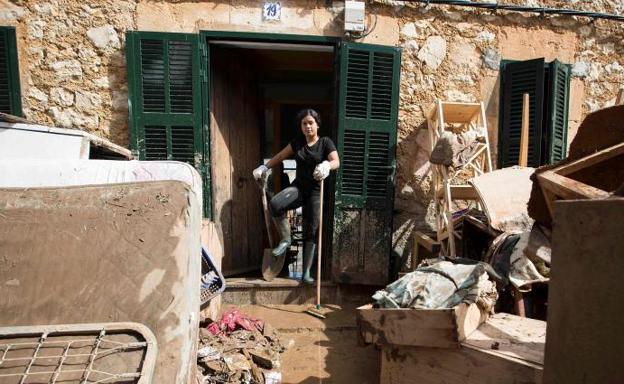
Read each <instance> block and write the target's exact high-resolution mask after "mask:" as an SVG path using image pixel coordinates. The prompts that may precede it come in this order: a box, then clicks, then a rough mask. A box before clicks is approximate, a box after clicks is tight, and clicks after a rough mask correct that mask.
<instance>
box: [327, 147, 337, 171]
mask: <svg viewBox="0 0 624 384" xmlns="http://www.w3.org/2000/svg"><path fill="white" fill-rule="evenodd" d="M327 160H329V169H331V170H332V171H333V170H336V169H338V168H340V158H339V157H338V151H331V152H330V153H329V155H327Z"/></svg>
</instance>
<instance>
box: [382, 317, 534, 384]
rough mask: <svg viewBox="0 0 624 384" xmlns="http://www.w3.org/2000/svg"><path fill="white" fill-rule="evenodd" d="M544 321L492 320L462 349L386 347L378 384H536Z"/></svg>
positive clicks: (502, 318) (463, 342) (504, 318)
mask: <svg viewBox="0 0 624 384" xmlns="http://www.w3.org/2000/svg"><path fill="white" fill-rule="evenodd" d="M545 340H546V322H544V321H539V320H533V319H527V318H523V317H518V316H514V315H509V314H505V313H498V314H496V315H493V316H491V317H490V318H489V319H488V320H487V321H486V322H485V323H483V324H481V326H479V328H478V329H477V330H475V331H474V332H472V333H471V334H470V336H468V337H467V338H466V339H465V340H464V341H462V342H461V343H460V344H461V348H426V347H407V346H396V345H383V346H382V352H381V373H380V378H379V383H380V384H429V383H431V384H433V383H446V384H538V383H541V382H542V373H543V366H544V343H545Z"/></svg>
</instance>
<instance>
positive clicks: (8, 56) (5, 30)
mask: <svg viewBox="0 0 624 384" xmlns="http://www.w3.org/2000/svg"><path fill="white" fill-rule="evenodd" d="M17 63H18V62H17V43H16V39H15V28H14V27H0V112H3V113H8V114H11V115H15V116H22V103H21V99H20V87H19V71H18V67H17V65H18V64H17Z"/></svg>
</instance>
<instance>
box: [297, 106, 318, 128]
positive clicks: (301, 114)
mask: <svg viewBox="0 0 624 384" xmlns="http://www.w3.org/2000/svg"><path fill="white" fill-rule="evenodd" d="M306 116H312V118H313V119H314V121H316V125H318V126H319V128H320V127H321V115H319V113H318V112H316V111H315V110H314V109H312V108H306V109H302V110H301V111H299V113H297V125H298V126H301V120H303V118H304V117H306Z"/></svg>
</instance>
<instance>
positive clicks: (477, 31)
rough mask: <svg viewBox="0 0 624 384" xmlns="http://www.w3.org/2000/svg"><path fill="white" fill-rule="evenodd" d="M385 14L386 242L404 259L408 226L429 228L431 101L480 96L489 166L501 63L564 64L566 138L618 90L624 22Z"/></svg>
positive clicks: (414, 9) (619, 7)
mask: <svg viewBox="0 0 624 384" xmlns="http://www.w3.org/2000/svg"><path fill="white" fill-rule="evenodd" d="M510 3H511V2H510ZM515 3H518V4H525V5H526V4H527V3H529V4H530V5H540V4H541V5H545V6H561V7H568V8H569V7H570V6H575V7H576V8H578V9H582V10H590V11H591V10H593V11H600V12H622V11H623V8H624V5H623V4H622V3H621V2H619V1H600V2H591V4H588V2H583V3H582V4H581V2H570V1H541V2H535V1H533V2H531V1H516V2H515ZM537 3H540V4H537ZM394 10H395V12H396V17H397V18H398V19H399V23H400V27H401V33H400V45H401V46H402V47H403V59H402V72H401V105H400V115H399V118H400V122H399V143H398V146H397V161H398V170H397V184H396V194H395V207H396V208H397V210H398V212H399V213H398V214H397V215H395V239H394V241H395V252H397V256H400V257H403V258H404V259H405V258H407V255H408V254H409V253H410V249H409V248H410V247H405V245H407V244H410V242H409V235H410V234H411V232H412V230H414V229H420V230H428V229H430V228H431V225H432V222H433V220H432V219H433V207H432V206H431V204H430V201H431V197H430V194H429V186H430V185H429V183H430V170H429V163H428V150H427V148H428V147H429V139H428V136H427V131H426V119H425V111H426V110H428V108H429V107H430V105H431V104H432V103H433V102H434V100H435V99H437V98H441V99H443V100H449V101H483V102H484V104H485V107H486V113H487V119H488V130H489V136H490V137H489V139H490V143H491V147H492V159H493V162H494V163H496V159H497V142H498V111H499V97H500V95H499V88H500V81H499V80H500V77H499V75H500V74H499V65H500V61H501V59H512V60H528V59H533V58H540V57H544V58H545V59H546V61H552V60H554V59H558V60H560V61H562V62H564V63H567V64H572V65H573V71H572V72H573V78H572V80H571V91H570V97H571V99H570V114H569V135H568V139H569V140H568V143H569V142H570V141H571V140H572V139H573V138H574V135H575V134H576V130H577V128H578V126H579V124H580V122H581V121H582V119H583V117H584V116H585V115H586V114H587V113H588V112H591V111H593V110H596V109H599V108H602V107H605V106H608V105H613V103H614V102H615V98H616V96H617V93H618V90H619V89H620V87H622V86H624V67H623V66H622V65H621V64H620V63H624V46H623V45H622V43H621V41H622V39H623V37H624V33H623V31H624V23H622V22H614V21H604V20H598V21H595V22H590V21H589V20H588V19H586V18H577V17H569V16H549V17H545V16H542V15H537V14H528V13H511V12H491V11H482V10H475V9H471V8H463V7H448V6H430V7H425V6H423V5H416V4H412V5H410V6H394Z"/></svg>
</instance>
